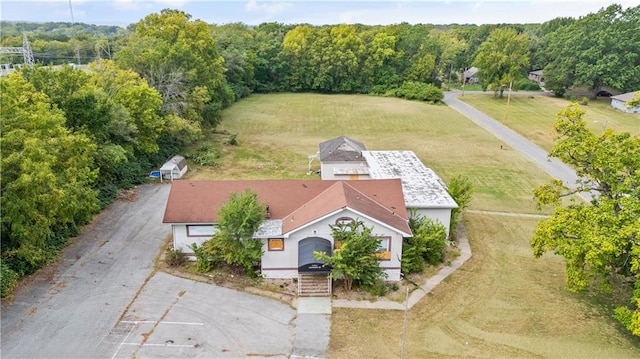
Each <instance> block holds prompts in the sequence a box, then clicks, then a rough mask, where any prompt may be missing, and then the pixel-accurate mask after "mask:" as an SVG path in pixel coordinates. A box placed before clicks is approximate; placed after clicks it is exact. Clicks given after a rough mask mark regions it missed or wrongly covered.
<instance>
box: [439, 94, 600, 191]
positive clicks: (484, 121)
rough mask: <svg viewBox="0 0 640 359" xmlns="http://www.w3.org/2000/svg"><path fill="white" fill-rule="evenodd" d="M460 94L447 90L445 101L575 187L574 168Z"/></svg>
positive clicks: (575, 176)
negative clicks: (550, 154) (477, 107)
mask: <svg viewBox="0 0 640 359" xmlns="http://www.w3.org/2000/svg"><path fill="white" fill-rule="evenodd" d="M459 94H460V92H458V91H453V92H445V95H444V103H446V104H447V105H449V107H451V108H453V109H454V110H456V111H458V112H460V113H461V114H463V115H464V116H466V117H468V118H469V119H470V120H471V121H473V122H474V123H475V124H477V125H478V126H480V127H482V128H484V129H485V130H487V131H488V132H489V133H491V134H493V135H494V136H496V137H497V138H498V139H500V141H502V142H504V143H505V144H506V145H508V146H509V147H512V148H513V149H514V150H516V151H518V152H520V153H521V154H523V155H524V156H525V157H526V158H527V159H529V160H530V161H531V162H533V163H535V164H536V165H538V166H539V167H540V168H542V169H543V170H544V171H545V172H546V173H547V174H549V175H550V176H551V177H554V178H556V179H559V180H561V181H562V182H563V183H564V184H565V186H567V187H569V188H575V183H576V180H577V179H578V176H577V175H576V171H575V170H574V169H573V168H571V167H569V166H567V165H566V164H564V163H563V162H562V161H560V160H558V159H557V158H549V157H548V153H547V152H546V151H545V150H543V149H542V148H540V147H538V146H537V145H535V144H533V143H531V142H530V141H529V140H527V139H526V138H525V137H523V136H522V135H520V134H519V133H517V132H516V131H514V130H512V129H510V128H508V127H506V126H504V125H503V124H501V123H500V122H498V121H496V120H494V119H493V118H491V117H489V116H487V115H485V114H484V113H482V112H480V111H478V110H476V109H475V108H473V107H471V106H469V105H467V104H466V103H464V102H462V101H460V100H459V99H457V98H456V96H457V95H459ZM580 196H581V197H582V198H583V199H584V200H586V201H589V200H590V199H591V196H590V195H588V194H585V193H581V194H580Z"/></svg>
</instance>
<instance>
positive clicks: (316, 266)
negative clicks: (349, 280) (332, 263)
mask: <svg viewBox="0 0 640 359" xmlns="http://www.w3.org/2000/svg"><path fill="white" fill-rule="evenodd" d="M315 251H318V252H326V253H327V254H328V255H331V242H330V241H328V240H326V239H324V238H320V237H307V238H305V239H303V240H301V241H300V242H298V272H330V271H331V268H329V267H326V266H324V261H322V260H320V259H316V257H315V256H314V255H313V252H315Z"/></svg>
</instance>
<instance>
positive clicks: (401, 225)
mask: <svg viewBox="0 0 640 359" xmlns="http://www.w3.org/2000/svg"><path fill="white" fill-rule="evenodd" d="M363 182H370V183H369V185H368V186H364V187H367V188H362V190H364V191H366V192H368V193H369V194H370V195H367V194H365V193H364V192H362V191H361V190H358V189H356V188H355V187H354V186H356V185H357V184H361V183H363ZM371 184H374V186H371ZM378 193H384V196H385V197H386V198H387V199H389V200H387V201H386V202H387V205H386V206H385V205H383V204H381V203H379V202H378V201H376V200H375V199H373V198H372V197H378ZM393 202H396V203H393ZM387 206H389V207H387ZM347 208H348V209H351V210H353V211H355V212H358V213H361V214H363V215H365V216H367V217H370V218H372V219H375V220H377V221H379V222H381V223H384V224H385V225H387V226H389V227H391V228H394V229H396V230H398V231H401V232H403V233H407V234H408V233H411V230H410V229H409V226H408V224H407V212H406V208H405V207H404V199H403V197H402V187H401V183H400V181H399V180H395V181H394V180H386V181H350V182H346V181H339V182H335V183H334V184H332V185H331V186H330V187H329V188H327V189H326V190H325V191H324V192H322V193H321V194H319V195H318V196H316V197H315V198H313V199H311V200H310V201H309V202H307V203H305V204H304V205H303V206H302V207H300V208H298V209H297V210H295V211H294V212H292V213H291V214H289V215H288V216H286V217H285V218H283V220H282V233H290V232H292V231H294V230H296V229H299V228H302V227H304V226H306V225H307V224H310V223H312V222H315V221H316V220H319V219H321V218H322V217H324V216H327V215H330V214H332V213H334V212H337V211H339V210H341V209H347Z"/></svg>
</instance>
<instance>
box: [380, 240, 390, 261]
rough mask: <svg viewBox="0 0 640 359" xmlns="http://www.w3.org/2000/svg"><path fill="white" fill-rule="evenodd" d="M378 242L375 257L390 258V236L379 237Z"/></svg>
mask: <svg viewBox="0 0 640 359" xmlns="http://www.w3.org/2000/svg"><path fill="white" fill-rule="evenodd" d="M379 239H380V244H379V245H378V253H377V257H378V258H380V259H382V260H390V259H391V237H379Z"/></svg>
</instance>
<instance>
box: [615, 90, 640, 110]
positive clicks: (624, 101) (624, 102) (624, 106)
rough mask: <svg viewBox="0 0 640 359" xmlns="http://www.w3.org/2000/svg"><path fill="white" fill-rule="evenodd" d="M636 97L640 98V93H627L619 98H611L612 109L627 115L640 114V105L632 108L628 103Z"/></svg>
mask: <svg viewBox="0 0 640 359" xmlns="http://www.w3.org/2000/svg"><path fill="white" fill-rule="evenodd" d="M636 96H640V91H634V92H627V93H623V94H622V95H618V96H611V107H613V108H616V109H618V110H620V111H622V112H626V113H640V105H636V106H635V107H630V106H629V105H628V102H629V101H631V100H633V99H634V98H635V97H636Z"/></svg>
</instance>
